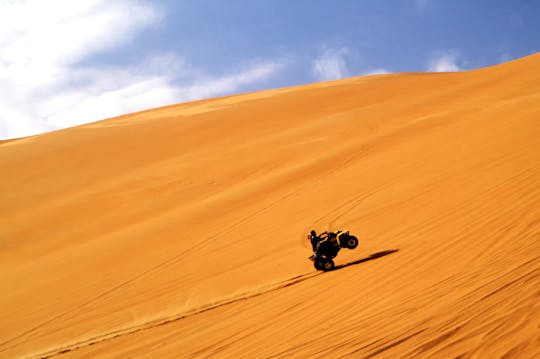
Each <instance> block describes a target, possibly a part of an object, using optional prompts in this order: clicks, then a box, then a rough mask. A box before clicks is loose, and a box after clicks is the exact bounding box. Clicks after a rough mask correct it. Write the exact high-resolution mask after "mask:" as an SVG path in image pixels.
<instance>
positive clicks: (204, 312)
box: [0, 54, 540, 358]
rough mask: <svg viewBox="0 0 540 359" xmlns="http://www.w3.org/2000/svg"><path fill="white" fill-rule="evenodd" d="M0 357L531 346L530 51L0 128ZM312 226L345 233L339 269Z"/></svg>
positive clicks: (537, 196) (537, 235)
mask: <svg viewBox="0 0 540 359" xmlns="http://www.w3.org/2000/svg"><path fill="white" fill-rule="evenodd" d="M0 168H1V169H2V171H1V174H0V193H1V196H0V266H1V270H0V291H1V293H2V295H1V296H0V308H2V309H3V310H2V311H1V312H0V323H1V324H0V357H2V358H11V357H51V356H57V355H60V354H62V355H63V356H67V357H69V356H74V357H152V358H156V357H208V356H218V357H230V358H233V357H234V358H240V357H245V358H254V357H258V358H263V357H291V356H292V357H311V356H313V357H318V356H324V355H330V356H331V357H342V356H350V357H362V358H367V357H372V356H378V357H389V358H396V357H415V358H421V357H457V356H462V357H471V356H479V357H485V358H493V357H500V356H503V355H507V356H508V357H526V358H529V357H533V356H535V355H536V356H538V355H540V55H539V54H536V55H533V56H530V57H527V58H523V59H520V60H517V61H513V62H509V63H506V64H502V65H499V66H495V67H491V68H486V69H481V70H475V71H468V72H459V73H433V74H429V73H418V74H416V73H410V74H393V75H379V76H369V77H360V78H352V79H346V80H341V81H333V82H326V83H320V84H315V85H307V86H300V87H295V88H288V89H280V90H272V91H265V92H260V93H252V94H245V95H239V96H232V97H225V98H218V99H212V100H206V101H199V102H193V103H187V104H180V105H175V106H170V107H165V108H160V109H156V110H151V111H145V112H141V113H136V114H131V115H126V116H122V117H119V118H115V119H110V120H106V121H101V122H96V123H92V124H89V125H84V126H79V127H75V128H70V129H66V130H61V131H56V132H52V133H47V134H43V135H39V136H34V137H29V138H23V139H16V140H11V141H5V142H2V143H0ZM311 228H315V229H317V230H319V231H322V230H326V229H332V230H334V229H349V230H350V231H351V232H353V233H354V234H356V235H357V236H358V238H359V239H360V245H359V246H358V248H357V249H355V250H353V251H349V250H343V251H342V252H341V253H340V255H339V256H338V257H337V259H336V264H337V265H338V266H339V268H338V270H335V271H332V272H327V273H323V272H317V271H315V269H314V268H313V267H312V263H311V262H309V261H308V260H307V257H308V256H309V255H310V254H311V253H310V245H309V243H308V241H307V240H306V238H305V236H306V234H307V233H308V232H309V230H310V229H311Z"/></svg>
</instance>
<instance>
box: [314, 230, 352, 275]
mask: <svg viewBox="0 0 540 359" xmlns="http://www.w3.org/2000/svg"><path fill="white" fill-rule="evenodd" d="M308 238H309V240H310V241H311V247H312V249H313V255H312V256H311V257H309V259H311V260H312V261H313V263H314V265H315V269H317V270H319V269H322V270H323V271H329V270H332V269H334V261H333V260H332V259H333V258H335V257H336V256H337V254H338V252H339V251H340V250H341V248H349V249H354V248H356V246H358V239H357V238H356V237H355V236H353V235H350V234H349V231H341V230H338V231H334V232H323V233H321V234H319V235H317V232H315V230H311V232H310V234H309V235H308Z"/></svg>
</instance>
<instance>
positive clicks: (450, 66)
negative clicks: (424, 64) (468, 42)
mask: <svg viewBox="0 0 540 359" xmlns="http://www.w3.org/2000/svg"><path fill="white" fill-rule="evenodd" d="M458 60H459V55H458V54H457V53H456V52H454V51H447V52H444V53H441V54H439V55H437V56H434V57H433V58H432V59H431V60H430V61H429V62H428V68H427V70H428V71H430V72H456V71H462V70H463V68H462V67H461V66H460V62H459V61H458Z"/></svg>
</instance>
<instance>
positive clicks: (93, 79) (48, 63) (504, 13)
mask: <svg viewBox="0 0 540 359" xmlns="http://www.w3.org/2000/svg"><path fill="white" fill-rule="evenodd" d="M539 18H540V1H537V0H475V1H466V0H384V1H382V0H363V1H357V0H339V1H322V0H289V1H286V0H256V1H255V0H227V1H224V0H189V1H182V0H179V1H172V0H162V1H145V0H117V1H114V2H112V1H105V0H77V1H69V0H50V1H42V0H19V1H17V0H0V139H6V138H14V137H21V136H26V135H32V134H37V133H42V132H46V131H51V130H55V129H59V128H64V127H69V126H74V125H78V124H82V123H86V122H91V121H97V120H101V119H104V118H108V117H112V116H117V115H121V114H125V113H130V112H134V111H138V110H143V109H148V108H154V107H158V106H164V105H168V104H173V103H178V102H185V101H191V100H197V99H202V98H208V97H216V96H223V95H229V94H235V93H243V92H249V91H256V90H263V89H267V88H275V87H286V86H293V85H299V84H307V83H313V82H318V81H326V80H333V79H339V78H345V77H352V76H363V75H369V74H377V73H393V72H404V71H463V70H468V69H474V68H479V67H485V66H489V65H495V64H498V63H501V62H505V61H508V60H512V59H515V58H518V57H523V56H526V55H530V54H532V53H536V52H538V51H540V25H539V23H540V21H538V19H539Z"/></svg>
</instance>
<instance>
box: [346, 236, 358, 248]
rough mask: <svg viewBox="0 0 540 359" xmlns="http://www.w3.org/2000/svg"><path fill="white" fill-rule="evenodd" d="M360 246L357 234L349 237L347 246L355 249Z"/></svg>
mask: <svg viewBox="0 0 540 359" xmlns="http://www.w3.org/2000/svg"><path fill="white" fill-rule="evenodd" d="M357 246H358V238H356V237H355V236H350V237H349V238H347V248H349V249H355V248H356V247H357Z"/></svg>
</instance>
